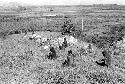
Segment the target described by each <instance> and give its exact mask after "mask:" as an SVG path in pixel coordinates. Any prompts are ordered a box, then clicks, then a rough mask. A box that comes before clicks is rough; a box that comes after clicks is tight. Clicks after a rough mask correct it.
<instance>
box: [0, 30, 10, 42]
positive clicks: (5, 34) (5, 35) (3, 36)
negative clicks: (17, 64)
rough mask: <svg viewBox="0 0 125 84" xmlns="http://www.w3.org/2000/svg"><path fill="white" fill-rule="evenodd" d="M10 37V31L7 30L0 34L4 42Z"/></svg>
mask: <svg viewBox="0 0 125 84" xmlns="http://www.w3.org/2000/svg"><path fill="white" fill-rule="evenodd" d="M8 35H9V30H5V31H1V32H0V38H1V39H2V40H5V39H6V38H7V37H8Z"/></svg>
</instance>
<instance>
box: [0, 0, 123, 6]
mask: <svg viewBox="0 0 125 84" xmlns="http://www.w3.org/2000/svg"><path fill="white" fill-rule="evenodd" d="M0 2H4V3H8V2H19V3H25V4H29V5H86V4H87V5H88V4H121V5H125V0H0Z"/></svg>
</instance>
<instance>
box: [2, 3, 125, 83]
mask: <svg viewBox="0 0 125 84" xmlns="http://www.w3.org/2000/svg"><path fill="white" fill-rule="evenodd" d="M124 10H125V6H123V5H77V6H74V5H72V6H24V7H22V6H18V7H16V8H4V7H1V9H0V84H125V57H124V55H125V54H124V46H122V45H124V43H125V42H124V40H123V42H121V38H124V34H125V12H124ZM82 19H83V30H82ZM67 21H70V22H69V23H67V24H66V22H67ZM66 27H67V28H70V27H74V28H75V30H74V31H72V32H71V33H70V34H65V35H62V32H63V31H65V29H64V30H63V28H66ZM35 34H36V35H40V38H36V37H34V38H31V37H32V35H35ZM64 37H66V39H68V40H67V41H68V44H67V47H66V48H63V47H62V49H60V47H59V45H62V44H63V41H64V39H63V38H64ZM71 37H74V38H72V39H73V42H72V39H71ZM43 38H47V41H45V42H42V39H43ZM59 39H62V40H63V41H62V40H60V43H59ZM74 40H75V41H76V42H74ZM119 41H120V42H121V44H120V45H116V44H115V43H118V42H119ZM120 42H119V43H120ZM113 43H114V44H113ZM89 44H90V45H91V49H89ZM51 47H54V50H55V51H54V52H56V55H55V58H53V59H51V57H50V58H49V57H48V56H49V54H50V51H51V50H50V48H51ZM70 50H72V54H71V52H70V54H69V51H70ZM104 50H107V51H108V53H109V55H108V56H109V57H107V59H109V60H110V65H109V66H108V67H106V66H104V67H103V66H99V65H97V64H96V61H97V60H100V59H104V58H105V57H104V56H103V54H102V52H103V51H104ZM70 55H71V58H70V57H69V60H70V62H68V56H70Z"/></svg>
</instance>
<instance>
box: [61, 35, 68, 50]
mask: <svg viewBox="0 0 125 84" xmlns="http://www.w3.org/2000/svg"><path fill="white" fill-rule="evenodd" d="M62 46H64V48H66V47H68V43H67V40H66V37H65V38H64V42H63V44H62Z"/></svg>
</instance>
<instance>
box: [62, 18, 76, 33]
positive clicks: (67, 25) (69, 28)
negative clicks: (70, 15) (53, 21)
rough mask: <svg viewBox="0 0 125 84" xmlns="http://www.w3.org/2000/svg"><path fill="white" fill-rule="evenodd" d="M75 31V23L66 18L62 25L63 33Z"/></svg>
mask: <svg viewBox="0 0 125 84" xmlns="http://www.w3.org/2000/svg"><path fill="white" fill-rule="evenodd" d="M74 31H75V25H74V24H73V23H72V21H71V20H70V19H69V20H66V21H65V22H64V24H63V26H62V34H71V33H73V32H74Z"/></svg>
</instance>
